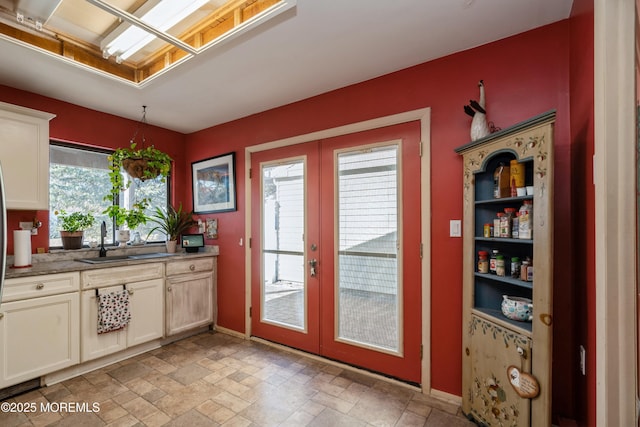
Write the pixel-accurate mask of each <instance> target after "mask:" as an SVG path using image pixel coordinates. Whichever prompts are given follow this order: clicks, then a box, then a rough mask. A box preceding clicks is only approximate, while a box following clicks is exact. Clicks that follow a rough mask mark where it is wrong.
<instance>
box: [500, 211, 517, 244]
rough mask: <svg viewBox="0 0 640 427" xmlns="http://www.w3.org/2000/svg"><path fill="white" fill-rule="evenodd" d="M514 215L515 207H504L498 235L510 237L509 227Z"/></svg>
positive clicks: (511, 225) (511, 224)
mask: <svg viewBox="0 0 640 427" xmlns="http://www.w3.org/2000/svg"><path fill="white" fill-rule="evenodd" d="M515 215H516V208H504V215H503V216H502V218H501V220H500V237H504V238H510V237H511V227H513V217H514V216H515Z"/></svg>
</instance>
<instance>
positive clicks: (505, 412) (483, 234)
mask: <svg viewBox="0 0 640 427" xmlns="http://www.w3.org/2000/svg"><path fill="white" fill-rule="evenodd" d="M554 123H555V112H549V113H545V114H542V115H540V116H538V117H534V118H532V119H531V120H528V121H526V122H524V123H521V124H518V125H516V126H513V127H511V128H509V129H505V130H502V131H500V132H497V133H494V134H492V135H489V136H487V137H485V138H482V139H480V140H478V141H474V142H472V143H470V144H468V145H465V146H463V147H460V148H458V149H457V150H456V151H457V152H458V153H459V154H461V155H462V156H463V163H464V164H463V192H462V194H463V208H464V227H463V228H464V237H463V246H464V248H463V269H464V275H463V302H462V303H463V356H462V357H463V359H462V360H463V366H462V378H463V379H462V381H463V390H462V396H463V398H462V409H463V411H464V413H465V414H467V415H468V416H470V417H473V418H474V419H475V420H476V421H477V422H479V423H481V424H483V425H488V426H549V425H551V357H552V348H551V346H552V334H553V332H552V328H553V314H552V294H553V136H554V135H553V129H554Z"/></svg>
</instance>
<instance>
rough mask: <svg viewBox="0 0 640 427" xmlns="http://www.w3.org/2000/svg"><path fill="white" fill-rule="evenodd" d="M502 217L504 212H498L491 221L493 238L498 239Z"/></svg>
mask: <svg viewBox="0 0 640 427" xmlns="http://www.w3.org/2000/svg"><path fill="white" fill-rule="evenodd" d="M503 215H504V212H498V213H497V214H496V217H495V218H494V219H493V237H500V221H501V220H502V216H503Z"/></svg>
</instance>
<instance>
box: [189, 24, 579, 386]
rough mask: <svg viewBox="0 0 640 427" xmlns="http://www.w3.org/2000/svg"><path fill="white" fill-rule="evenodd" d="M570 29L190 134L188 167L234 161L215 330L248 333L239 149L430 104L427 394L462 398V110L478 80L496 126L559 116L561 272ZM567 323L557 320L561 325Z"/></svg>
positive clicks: (562, 261)
mask: <svg viewBox="0 0 640 427" xmlns="http://www.w3.org/2000/svg"><path fill="white" fill-rule="evenodd" d="M568 32H569V24H568V21H563V22H560V23H556V24H553V25H550V26H547V27H544V28H541V29H537V30H534V31H531V32H528V33H524V34H521V35H518V36H515V37H510V38H508V39H505V40H502V41H499V42H496V43H492V44H490V45H486V46H482V47H479V48H476V49H472V50H468V51H465V52H462V53H458V54H455V55H451V56H448V57H445V58H442V59H438V60H435V61H431V62H428V63H425V64H421V65H418V66H415V67H412V68H409V69H406V70H402V71H399V72H396V73H392V74H389V75H385V76H383V77H380V78H377V79H374V80H370V81H367V82H364V83H361V84H357V85H353V86H349V87H346V88H343V89H340V90H336V91H333V92H330V93H326V94H323V95H320V96H317V97H314V98H310V99H307V100H304V101H301V102H297V103H294V104H290V105H286V106H283V107H280V108H276V109H273V110H269V111H266V112H263V113H260V114H256V115H253V116H250V117H246V118H243V119H240V120H236V121H234V122H230V123H226V124H223V125H220V126H216V127H213V128H209V129H205V130H203V131H200V132H197V133H195V134H191V135H188V136H187V149H186V153H185V154H186V160H187V162H191V161H197V160H200V159H204V158H208V157H211V156H215V155H219V154H223V153H226V152H230V151H235V152H236V153H237V155H238V156H237V177H238V183H237V189H238V211H237V212H233V213H223V214H218V215H215V216H216V217H217V218H219V221H220V229H219V233H220V239H219V240H218V242H217V243H218V244H219V245H220V254H221V255H220V259H219V272H218V300H219V302H220V308H219V310H220V311H219V317H218V324H219V325H220V326H223V327H225V328H229V329H232V330H236V331H240V332H244V331H245V323H244V313H245V285H244V267H245V265H244V248H243V247H241V246H239V244H238V242H239V240H240V238H243V237H244V215H245V212H244V193H245V182H244V180H243V177H244V147H246V146H250V145H254V144H259V143H263V142H267V141H271V140H277V139H281V138H285V137H289V136H294V135H299V134H304V133H308V132H312V131H317V130H321V129H326V128H331V127H335V126H339V125H344V124H347V123H352V122H358V121H362V120H367V119H371V118H375V117H380V116H385V115H390V114H394V113H399V112H403V111H408V110H413V109H417V108H422V107H431V109H432V110H431V111H432V116H431V156H432V161H431V176H432V180H433V188H432V193H431V194H432V216H431V218H432V219H431V227H432V236H433V240H432V242H431V248H432V259H431V262H432V277H431V279H432V290H431V298H432V307H431V309H432V314H433V318H432V322H431V323H432V329H431V333H432V354H431V362H432V387H433V388H435V389H438V390H441V391H445V392H448V393H451V394H455V395H458V396H459V395H461V392H462V390H461V339H462V335H461V334H462V330H463V326H462V323H461V299H462V295H461V293H462V290H461V287H462V274H461V271H462V264H461V261H460V258H461V254H462V241H461V239H457V238H450V237H448V230H449V220H450V219H459V218H461V217H462V199H461V188H462V162H461V159H460V158H459V157H458V155H456V154H455V153H454V151H453V150H454V148H455V147H458V146H460V145H463V144H465V143H467V142H468V141H469V127H470V118H469V117H468V116H466V115H465V114H464V112H463V109H462V106H463V105H464V104H465V103H467V102H468V101H469V99H470V98H474V99H477V97H478V88H477V83H478V80H480V79H484V82H485V84H486V90H487V109H488V112H487V116H488V118H489V120H491V121H493V122H494V123H495V125H496V126H499V127H502V128H504V127H508V126H511V125H513V124H515V123H518V122H520V121H523V120H526V119H528V118H530V117H531V116H534V115H537V114H539V113H542V112H545V111H548V110H551V109H556V110H557V126H556V144H555V146H556V175H555V176H556V182H555V184H556V197H555V202H556V209H555V220H556V229H557V230H562V232H561V233H560V232H559V233H557V234H556V242H555V253H556V256H555V260H556V265H557V266H562V265H566V263H567V261H571V259H570V258H567V254H571V249H572V245H571V240H572V239H571V234H572V232H571V226H570V225H571V222H570V219H571V217H570V212H571V202H570V200H571V193H570V190H571V161H570V154H571V144H570V141H571V140H570V137H569V84H568V70H569V45H568V42H569V37H568V35H569V34H568ZM416 179H418V177H416ZM187 191H190V189H188V190H187ZM187 198H189V196H188V197H187ZM556 272H557V273H556V275H555V279H556V283H559V284H564V283H569V282H570V281H571V280H572V271H571V269H566V268H558V269H557V270H556ZM559 288H560V289H559V292H557V293H556V294H555V295H554V298H556V301H558V302H559V303H560V304H562V305H560V306H564V304H569V302H570V294H567V292H566V290H564V288H563V287H559ZM565 317H570V313H569V312H567V313H566V316H565ZM565 317H563V315H562V314H561V315H560V316H559V318H560V319H561V320H562V321H563V322H564V321H566V320H567V319H566V318H565ZM560 329H561V330H562V328H560ZM555 341H556V344H555V345H554V376H555V377H554V378H555V381H557V382H558V384H559V386H558V387H557V388H558V390H557V392H558V393H563V387H566V386H569V387H570V383H571V381H572V380H571V378H564V377H565V374H564V372H565V371H566V370H569V371H570V369H568V366H569V364H570V362H571V361H572V358H571V357H569V354H571V353H569V350H568V349H567V348H565V347H566V343H565V342H563V340H562V339H558V340H555ZM565 380H566V381H565ZM554 391H556V388H554Z"/></svg>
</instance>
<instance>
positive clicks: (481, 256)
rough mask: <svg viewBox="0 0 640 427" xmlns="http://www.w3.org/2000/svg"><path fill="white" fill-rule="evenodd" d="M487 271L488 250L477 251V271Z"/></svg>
mask: <svg viewBox="0 0 640 427" xmlns="http://www.w3.org/2000/svg"><path fill="white" fill-rule="evenodd" d="M488 272H489V252H487V251H478V273H488Z"/></svg>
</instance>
